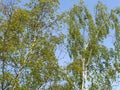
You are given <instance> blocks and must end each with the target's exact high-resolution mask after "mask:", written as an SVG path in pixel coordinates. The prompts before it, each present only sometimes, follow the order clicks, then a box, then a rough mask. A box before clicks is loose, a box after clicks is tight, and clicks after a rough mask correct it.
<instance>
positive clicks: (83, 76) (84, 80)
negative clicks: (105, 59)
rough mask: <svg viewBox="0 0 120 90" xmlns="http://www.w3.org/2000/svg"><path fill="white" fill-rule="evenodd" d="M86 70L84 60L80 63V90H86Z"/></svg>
mask: <svg viewBox="0 0 120 90" xmlns="http://www.w3.org/2000/svg"><path fill="white" fill-rule="evenodd" d="M86 80H87V68H86V66H85V59H83V61H82V90H86Z"/></svg>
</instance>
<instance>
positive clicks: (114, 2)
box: [59, 0, 120, 90]
mask: <svg viewBox="0 0 120 90" xmlns="http://www.w3.org/2000/svg"><path fill="white" fill-rule="evenodd" d="M59 1H60V9H59V12H60V13H61V12H63V11H68V10H70V8H72V7H73V5H74V4H79V1H80V0H59ZM98 1H101V2H102V3H103V4H105V5H106V6H107V7H108V9H115V8H117V7H120V0H84V2H85V5H86V6H87V7H88V9H89V10H90V12H91V13H93V12H94V7H95V5H96V4H97V2H98ZM65 29H66V28H65ZM112 34H113V33H112ZM113 40H114V39H113V38H112V37H109V38H108V39H106V40H105V41H106V42H105V43H104V44H105V45H106V46H108V47H109V48H110V47H113V46H112V44H111V42H112V41H113ZM69 61H70V60H69V58H68V54H65V56H64V58H63V59H62V60H61V61H60V63H61V65H65V64H66V63H68V62H69ZM64 62H65V63H64ZM117 85H119V86H115V87H114V88H113V90H120V84H118V83H117Z"/></svg>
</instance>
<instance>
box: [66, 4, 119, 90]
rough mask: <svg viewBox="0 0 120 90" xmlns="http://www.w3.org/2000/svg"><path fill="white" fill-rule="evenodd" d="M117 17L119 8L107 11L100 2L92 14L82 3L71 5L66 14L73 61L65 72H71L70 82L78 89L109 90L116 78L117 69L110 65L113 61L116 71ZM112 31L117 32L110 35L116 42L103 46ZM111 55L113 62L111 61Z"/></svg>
mask: <svg viewBox="0 0 120 90" xmlns="http://www.w3.org/2000/svg"><path fill="white" fill-rule="evenodd" d="M116 14H117V15H116ZM118 16H119V9H116V10H108V9H107V7H106V6H105V5H104V4H102V3H101V2H98V4H97V5H96V7H95V12H94V15H93V14H91V12H90V11H89V10H88V8H87V7H86V6H85V5H84V3H83V2H81V3H80V4H79V5H74V7H73V8H72V9H71V10H70V11H69V16H68V21H67V23H68V36H67V38H68V52H69V55H70V58H71V59H72V60H73V61H72V63H70V64H69V65H68V71H69V72H70V73H72V76H71V79H72V80H73V82H75V83H76V85H77V86H78V87H79V90H80V89H81V90H87V89H88V88H89V89H90V90H99V89H102V90H111V89H112V82H113V81H114V80H115V79H116V75H117V74H116V73H117V71H118V70H119V69H118V70H117V69H116V68H115V67H114V64H115V62H116V60H117V61H118V62H116V64H117V65H116V67H117V68H118V67H119V66H118V64H119V60H120V59H119V55H118V54H119V53H120V51H119V50H118V48H119V46H120V45H119V40H118V39H119V35H118V33H119V30H118V28H119V17H118ZM112 30H114V32H117V33H116V34H115V36H113V37H116V42H112V44H111V45H113V44H114V43H115V47H114V48H108V46H106V45H105V44H104V43H105V39H107V38H108V37H109V35H110V34H111V31H112ZM115 49H117V50H116V51H115ZM115 52H116V54H115ZM116 55H117V56H116ZM115 56H116V58H117V59H115V58H114V57H115ZM88 83H89V86H88ZM101 87H103V88H101Z"/></svg>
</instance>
